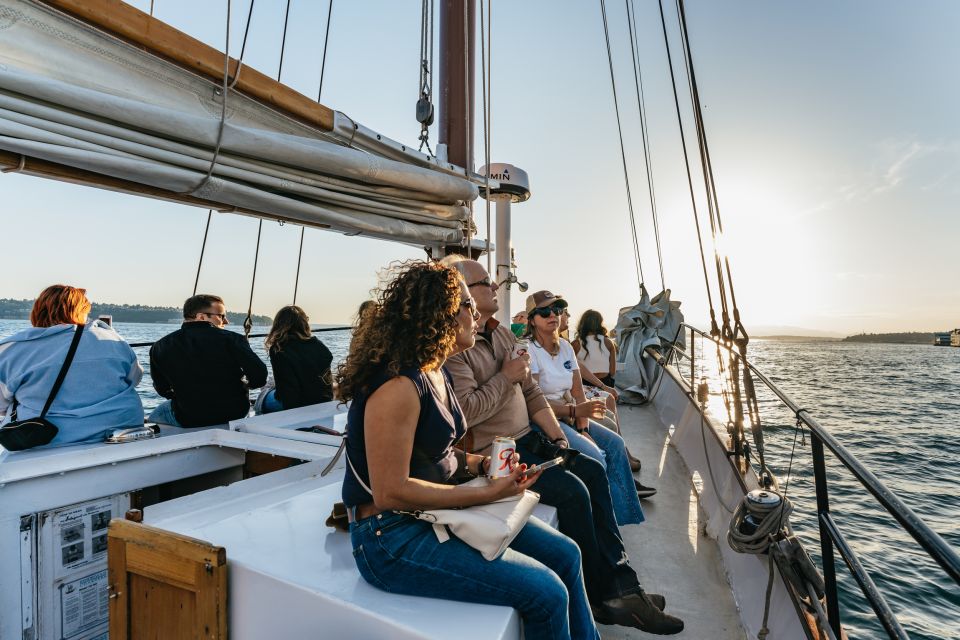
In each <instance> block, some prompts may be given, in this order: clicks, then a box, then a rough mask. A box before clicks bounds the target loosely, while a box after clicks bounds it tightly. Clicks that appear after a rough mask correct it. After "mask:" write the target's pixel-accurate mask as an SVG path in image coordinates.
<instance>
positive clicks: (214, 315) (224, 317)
mask: <svg viewBox="0 0 960 640" xmlns="http://www.w3.org/2000/svg"><path fill="white" fill-rule="evenodd" d="M200 314H203V315H205V316H210V317H211V318H220V321H221V322H226V321H227V314H225V313H213V312H211V311H198V312H197V315H200Z"/></svg>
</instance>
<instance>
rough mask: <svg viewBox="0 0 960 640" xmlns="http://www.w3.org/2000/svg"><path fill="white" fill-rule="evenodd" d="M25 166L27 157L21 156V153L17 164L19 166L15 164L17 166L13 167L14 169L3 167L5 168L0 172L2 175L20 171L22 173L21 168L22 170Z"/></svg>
mask: <svg viewBox="0 0 960 640" xmlns="http://www.w3.org/2000/svg"><path fill="white" fill-rule="evenodd" d="M25 166H27V156H25V155H23V154H22V153H21V154H20V162H19V164H17V166H15V167H5V168H3V169H0V172H2V173H20V172H21V171H23V168H24V167H25Z"/></svg>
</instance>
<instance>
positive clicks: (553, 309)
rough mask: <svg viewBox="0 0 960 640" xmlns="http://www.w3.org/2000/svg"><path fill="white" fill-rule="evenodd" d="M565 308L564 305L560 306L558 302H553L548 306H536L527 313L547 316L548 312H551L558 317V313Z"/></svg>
mask: <svg viewBox="0 0 960 640" xmlns="http://www.w3.org/2000/svg"><path fill="white" fill-rule="evenodd" d="M566 310H567V308H566V307H564V306H561V305H559V304H555V305H552V306H549V307H536V308H535V309H533V311H531V312H530V313H529V314H528V315H531V316H540V317H541V318H549V317H550V314H553V315H555V316H557V317H558V318H559V317H560V315H561V314H562V313H563V312H564V311H566Z"/></svg>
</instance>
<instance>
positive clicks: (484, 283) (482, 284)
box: [467, 276, 496, 289]
mask: <svg viewBox="0 0 960 640" xmlns="http://www.w3.org/2000/svg"><path fill="white" fill-rule="evenodd" d="M495 284H496V282H494V281H493V280H491V279H490V276H487V277H486V278H484V279H483V280H477V281H476V282H474V283H473V284H468V285H467V288H468V289H469V288H470V287H492V286H494V285H495Z"/></svg>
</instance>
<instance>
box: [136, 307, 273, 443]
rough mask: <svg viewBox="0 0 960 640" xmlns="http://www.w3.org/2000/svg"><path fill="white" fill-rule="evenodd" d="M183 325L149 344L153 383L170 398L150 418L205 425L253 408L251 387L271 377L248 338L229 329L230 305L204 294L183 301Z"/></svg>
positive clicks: (158, 420)
mask: <svg viewBox="0 0 960 640" xmlns="http://www.w3.org/2000/svg"><path fill="white" fill-rule="evenodd" d="M183 318H184V321H183V325H182V326H181V327H180V329H178V330H177V331H174V332H173V333H171V334H169V335H166V336H164V337H163V338H160V339H159V340H157V341H156V342H155V343H154V344H153V346H152V347H151V348H150V377H151V378H153V388H154V389H156V390H157V393H159V394H160V395H161V396H163V397H164V398H169V400H168V401H167V402H164V403H161V404H160V406H158V407H157V408H156V409H154V410H153V412H152V413H151V414H150V416H149V417H148V418H147V420H149V421H151V422H159V423H161V424H170V425H174V426H177V427H206V426H210V425H216V424H223V423H225V422H228V421H230V420H236V419H237V418H242V417H244V416H245V415H247V413H249V412H250V394H249V389H257V388H259V387H262V386H263V385H264V384H266V382H267V366H266V365H265V364H264V363H263V361H262V360H260V358H258V357H257V354H255V353H254V352H253V350H252V349H251V348H250V345H249V344H247V340H246V338H244V337H243V336H242V335H240V334H239V333H234V332H232V331H224V330H223V327H224V326H226V325H227V324H229V322H228V321H227V313H226V307H225V306H224V304H223V299H222V298H220V297H218V296H212V295H208V294H200V295H196V296H193V297H191V298H187V301H186V302H184V303H183Z"/></svg>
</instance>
